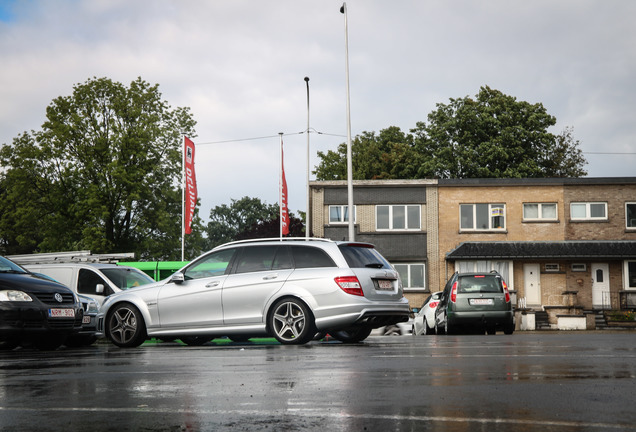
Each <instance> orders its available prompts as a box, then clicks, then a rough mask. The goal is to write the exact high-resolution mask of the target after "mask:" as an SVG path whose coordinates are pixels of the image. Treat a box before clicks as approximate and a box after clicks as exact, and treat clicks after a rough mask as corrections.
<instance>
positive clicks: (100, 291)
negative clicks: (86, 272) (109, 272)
mask: <svg viewBox="0 0 636 432" xmlns="http://www.w3.org/2000/svg"><path fill="white" fill-rule="evenodd" d="M95 293H96V294H103V293H104V284H97V285H95Z"/></svg>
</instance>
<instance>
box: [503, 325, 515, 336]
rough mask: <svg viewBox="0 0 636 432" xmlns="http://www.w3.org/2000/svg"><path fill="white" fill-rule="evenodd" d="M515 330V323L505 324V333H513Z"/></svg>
mask: <svg viewBox="0 0 636 432" xmlns="http://www.w3.org/2000/svg"><path fill="white" fill-rule="evenodd" d="M514 331H515V325H514V324H506V325H505V326H504V334H507V335H511V334H512V333H514Z"/></svg>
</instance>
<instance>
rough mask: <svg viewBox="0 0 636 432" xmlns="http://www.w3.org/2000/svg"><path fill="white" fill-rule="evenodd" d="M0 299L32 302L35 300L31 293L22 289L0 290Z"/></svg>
mask: <svg viewBox="0 0 636 432" xmlns="http://www.w3.org/2000/svg"><path fill="white" fill-rule="evenodd" d="M0 301H21V302H30V301H33V299H32V298H31V296H30V295H28V294H27V293H25V292H22V291H16V290H4V291H0Z"/></svg>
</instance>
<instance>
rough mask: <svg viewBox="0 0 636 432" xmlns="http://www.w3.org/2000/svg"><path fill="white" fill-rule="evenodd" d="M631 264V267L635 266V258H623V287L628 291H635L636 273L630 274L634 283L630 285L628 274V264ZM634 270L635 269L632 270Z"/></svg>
mask: <svg viewBox="0 0 636 432" xmlns="http://www.w3.org/2000/svg"><path fill="white" fill-rule="evenodd" d="M630 264H632V267H636V260H625V261H623V289H625V290H629V291H636V274H634V275H631V276H632V280H634V283H633V284H632V285H631V286H630V284H629V281H630V274H629V265H630ZM634 272H636V269H635V270H634Z"/></svg>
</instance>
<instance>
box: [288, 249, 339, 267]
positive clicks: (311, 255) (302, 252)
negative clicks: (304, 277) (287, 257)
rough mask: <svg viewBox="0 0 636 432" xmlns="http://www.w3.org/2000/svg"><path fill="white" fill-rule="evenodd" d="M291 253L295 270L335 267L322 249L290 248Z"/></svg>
mask: <svg viewBox="0 0 636 432" xmlns="http://www.w3.org/2000/svg"><path fill="white" fill-rule="evenodd" d="M291 253H292V257H293V259H294V266H295V267H296V268H313V267H337V266H336V263H334V262H333V260H332V259H331V257H330V256H329V255H327V253H326V252H325V251H323V250H322V249H318V248H315V247H311V246H291Z"/></svg>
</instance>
